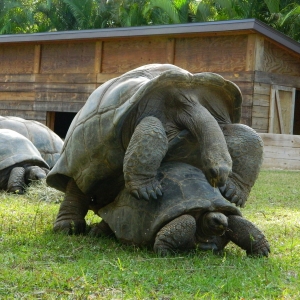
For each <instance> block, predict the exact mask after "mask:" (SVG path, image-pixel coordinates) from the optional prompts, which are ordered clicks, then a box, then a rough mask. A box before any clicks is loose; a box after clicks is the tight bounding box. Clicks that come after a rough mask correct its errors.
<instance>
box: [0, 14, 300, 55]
mask: <svg viewBox="0 0 300 300" xmlns="http://www.w3.org/2000/svg"><path fill="white" fill-rule="evenodd" d="M251 30H252V31H255V32H258V33H260V34H262V35H264V36H266V37H268V38H269V39H272V40H274V41H276V42H278V43H280V44H282V45H283V46H285V47H287V48H289V49H290V50H292V51H294V52H296V53H298V54H300V43H298V42H296V41H294V40H293V39H291V38H289V37H288V36H286V35H284V34H282V33H280V32H279V31H277V30H275V29H273V28H271V27H270V26H268V25H266V24H264V23H263V22H261V21H258V20H256V19H244V20H230V21H214V22H202V23H186V24H170V25H155V26H138V27H119V28H104V29H89V30H74V31H56V32H40V33H31V34H10V35H0V44H1V43H22V42H36V43H39V42H51V41H65V40H88V39H114V38H127V37H142V36H164V35H175V36H176V35H182V34H195V33H199V34H203V33H220V32H233V33H234V32H236V31H246V32H247V31H248V32H249V31H251Z"/></svg>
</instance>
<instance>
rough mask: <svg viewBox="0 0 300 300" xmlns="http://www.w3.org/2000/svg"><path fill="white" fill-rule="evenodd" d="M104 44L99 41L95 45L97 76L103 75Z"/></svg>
mask: <svg viewBox="0 0 300 300" xmlns="http://www.w3.org/2000/svg"><path fill="white" fill-rule="evenodd" d="M102 44H103V42H102V41H97V42H96V45H95V66H94V73H95V74H98V73H101V71H102Z"/></svg>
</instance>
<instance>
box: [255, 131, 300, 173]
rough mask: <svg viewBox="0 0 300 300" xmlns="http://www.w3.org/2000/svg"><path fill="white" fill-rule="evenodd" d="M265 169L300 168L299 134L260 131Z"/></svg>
mask: <svg viewBox="0 0 300 300" xmlns="http://www.w3.org/2000/svg"><path fill="white" fill-rule="evenodd" d="M260 136H261V138H262V139H263V142H264V161H263V165H262V167H263V168H265V169H283V170H300V136H299V135H289V134H271V133H261V134H260Z"/></svg>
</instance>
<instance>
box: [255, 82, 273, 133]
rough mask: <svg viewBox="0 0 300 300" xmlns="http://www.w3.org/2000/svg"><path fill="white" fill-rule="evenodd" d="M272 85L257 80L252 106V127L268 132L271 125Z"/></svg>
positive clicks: (258, 130)
mask: <svg viewBox="0 0 300 300" xmlns="http://www.w3.org/2000/svg"><path fill="white" fill-rule="evenodd" d="M270 92H271V85H270V84H265V83H260V82H255V83H254V93H253V108H252V128H253V129H255V130H256V131H257V132H262V133H267V132H268V126H269V110H270Z"/></svg>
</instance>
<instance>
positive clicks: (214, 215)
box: [200, 212, 228, 236]
mask: <svg viewBox="0 0 300 300" xmlns="http://www.w3.org/2000/svg"><path fill="white" fill-rule="evenodd" d="M227 228H228V219H227V217H226V216H225V215H224V214H222V213H220V212H208V213H206V214H204V215H203V217H202V222H201V228H200V230H201V231H202V233H203V234H204V235H205V236H221V235H223V234H224V233H225V231H226V230H227Z"/></svg>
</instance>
